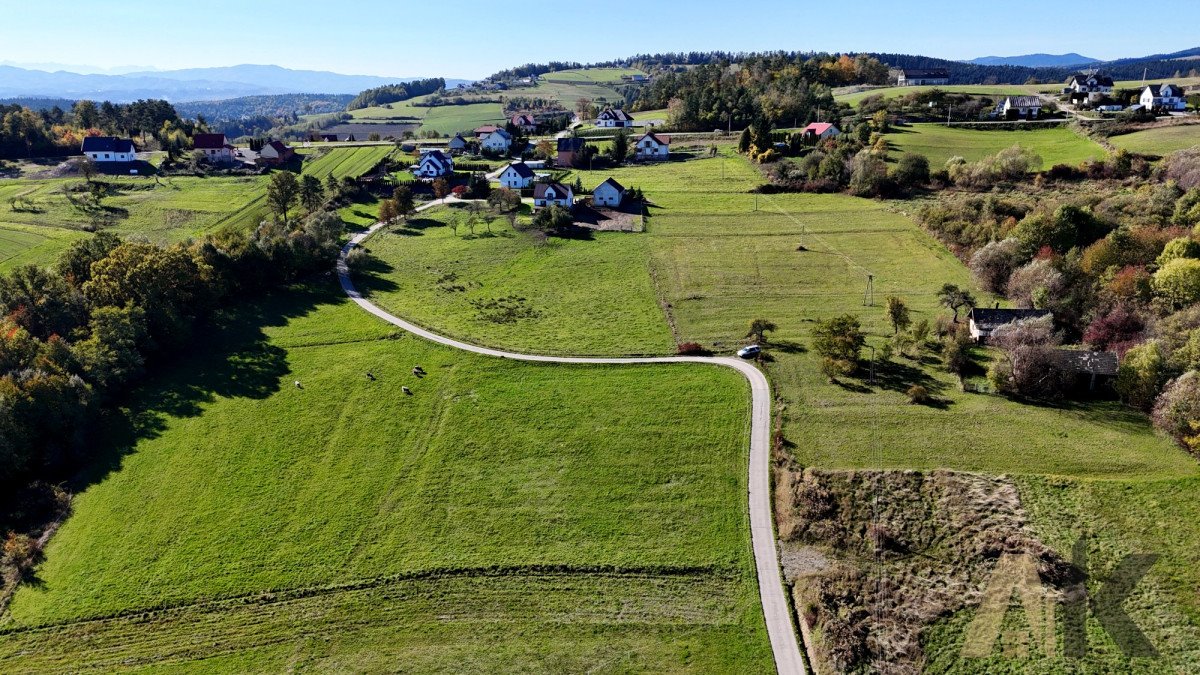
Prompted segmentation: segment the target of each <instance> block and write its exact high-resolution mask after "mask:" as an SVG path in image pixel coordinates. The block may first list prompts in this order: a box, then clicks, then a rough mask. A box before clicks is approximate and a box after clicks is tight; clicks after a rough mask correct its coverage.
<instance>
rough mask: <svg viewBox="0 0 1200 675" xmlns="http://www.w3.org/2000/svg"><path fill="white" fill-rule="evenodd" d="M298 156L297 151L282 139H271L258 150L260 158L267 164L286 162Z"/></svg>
mask: <svg viewBox="0 0 1200 675" xmlns="http://www.w3.org/2000/svg"><path fill="white" fill-rule="evenodd" d="M295 156H296V151H295V150H292V149H291V148H289V147H288V146H286V145H284V144H283V142H282V141H270V142H268V143H265V144H264V145H263V146H262V150H259V151H258V158H259V159H260V160H262V161H263V162H264V163H266V164H286V163H288V162H289V161H291V159H292V158H293V157H295Z"/></svg>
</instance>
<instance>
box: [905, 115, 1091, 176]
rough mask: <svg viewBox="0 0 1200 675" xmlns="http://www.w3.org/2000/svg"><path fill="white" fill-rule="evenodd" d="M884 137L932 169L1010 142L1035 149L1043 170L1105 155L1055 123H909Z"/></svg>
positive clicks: (979, 156)
mask: <svg viewBox="0 0 1200 675" xmlns="http://www.w3.org/2000/svg"><path fill="white" fill-rule="evenodd" d="M885 138H887V140H888V145H889V146H890V147H891V148H892V150H893V152H894V153H900V152H915V153H918V154H921V155H925V156H926V157H928V158H929V165H930V167H931V168H934V169H937V168H940V167H941V166H942V165H944V164H945V163H946V160H948V159H950V158H951V157H955V156H957V157H962V158H964V159H966V160H967V161H972V162H973V161H978V160H980V159H983V158H984V157H986V156H987V155H994V154H996V153H997V152H1000V151H1001V150H1003V149H1005V148H1010V147H1012V146H1014V145H1020V146H1021V147H1024V148H1030V149H1032V150H1034V151H1035V152H1037V153H1038V154H1039V155H1040V156H1041V157H1042V168H1046V169H1048V168H1050V167H1051V166H1054V165H1055V164H1071V165H1077V164H1079V163H1080V162H1082V161H1084V160H1087V159H1101V158H1103V157H1104V156H1105V154H1106V153H1105V150H1104V148H1102V147H1100V145H1099V144H1097V143H1096V142H1095V141H1093V140H1091V139H1089V138H1085V137H1083V136H1081V135H1079V134H1077V133H1075V132H1074V131H1072V130H1071V129H1068V128H1066V127H1058V126H1056V127H1036V128H1032V127H1031V128H1028V129H1020V130H1009V129H965V128H962V127H947V126H943V125H940V124H913V125H910V126H906V127H893V128H892V131H891V132H890V133H888V134H886V136H885ZM894 156H895V154H893V157H894Z"/></svg>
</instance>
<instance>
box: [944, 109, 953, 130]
mask: <svg viewBox="0 0 1200 675" xmlns="http://www.w3.org/2000/svg"><path fill="white" fill-rule="evenodd" d="M951 110H954V106H949V105H948V106H946V126H950V111H951Z"/></svg>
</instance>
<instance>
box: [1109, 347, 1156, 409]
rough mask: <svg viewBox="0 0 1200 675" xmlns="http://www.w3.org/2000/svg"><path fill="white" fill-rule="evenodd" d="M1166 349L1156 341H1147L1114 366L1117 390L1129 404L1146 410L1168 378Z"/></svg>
mask: <svg viewBox="0 0 1200 675" xmlns="http://www.w3.org/2000/svg"><path fill="white" fill-rule="evenodd" d="M1165 352H1166V350H1165V349H1164V347H1163V344H1162V342H1160V341H1159V340H1150V341H1149V342H1146V343H1143V344H1140V345H1138V346H1136V347H1134V348H1132V349H1130V350H1129V351H1128V352H1126V353H1125V358H1124V359H1122V360H1121V366H1120V367H1119V368H1118V369H1117V381H1116V389H1117V393H1119V394H1120V395H1121V398H1122V399H1123V400H1124V401H1125V402H1126V403H1128V404H1129V405H1131V406H1133V407H1135V408H1140V409H1142V410H1149V409H1150V406H1151V405H1153V403H1154V399H1155V397H1157V396H1158V392H1159V390H1160V389H1161V388H1162V385H1163V383H1164V382H1165V381H1166V380H1167V358H1166V353H1165Z"/></svg>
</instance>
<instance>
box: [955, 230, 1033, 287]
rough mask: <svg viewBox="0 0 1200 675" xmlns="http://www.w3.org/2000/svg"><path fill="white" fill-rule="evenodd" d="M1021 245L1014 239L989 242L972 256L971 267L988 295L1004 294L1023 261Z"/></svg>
mask: <svg viewBox="0 0 1200 675" xmlns="http://www.w3.org/2000/svg"><path fill="white" fill-rule="evenodd" d="M1023 257H1024V256H1023V255H1022V254H1021V244H1020V242H1019V241H1017V240H1016V239H1015V238H1013V237H1009V238H1007V239H1002V240H1000V241H993V242H989V243H988V244H987V245H986V246H984V247H983V248H981V249H979V250H978V251H976V252H975V255H973V256H971V262H970V263H969V267H970V268H971V273H972V274H973V275H974V276H975V281H976V282H978V283H979V286H980V287H981V288H983V290H985V291H987V292H988V293H995V294H999V293H1002V292H1004V289H1005V287H1006V286H1007V285H1008V278H1009V277H1010V276H1011V275H1012V273H1013V270H1015V269H1016V268H1017V267H1018V266H1019V265H1020V264H1021V261H1022V259H1023Z"/></svg>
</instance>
